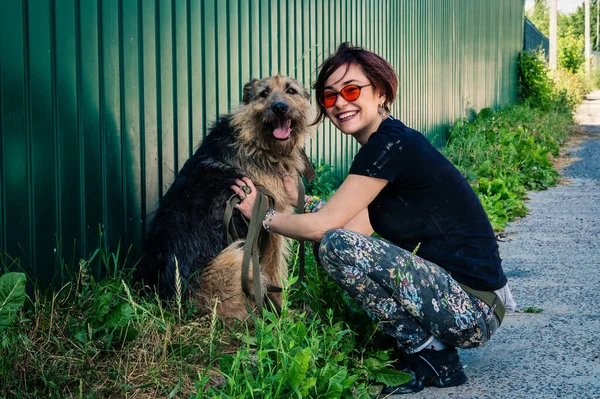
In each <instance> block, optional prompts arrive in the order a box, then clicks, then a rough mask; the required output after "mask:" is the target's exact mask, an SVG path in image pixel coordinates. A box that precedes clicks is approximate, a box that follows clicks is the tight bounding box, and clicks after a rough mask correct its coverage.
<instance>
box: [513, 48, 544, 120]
mask: <svg viewBox="0 0 600 399" xmlns="http://www.w3.org/2000/svg"><path fill="white" fill-rule="evenodd" d="M517 97H518V100H519V101H520V102H522V103H527V104H529V105H531V106H532V107H534V108H540V109H549V108H550V107H552V104H553V90H552V80H551V79H550V78H549V76H548V68H547V67H546V63H545V59H544V56H543V53H541V52H537V53H530V52H527V51H524V52H522V53H521V54H520V55H519V61H518V84H517Z"/></svg>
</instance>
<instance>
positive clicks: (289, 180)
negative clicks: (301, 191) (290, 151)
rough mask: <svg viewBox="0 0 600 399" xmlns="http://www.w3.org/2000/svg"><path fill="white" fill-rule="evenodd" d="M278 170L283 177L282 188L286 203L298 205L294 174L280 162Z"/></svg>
mask: <svg viewBox="0 0 600 399" xmlns="http://www.w3.org/2000/svg"><path fill="white" fill-rule="evenodd" d="M279 172H280V173H281V177H282V179H283V188H284V189H285V193H286V194H287V197H288V203H289V204H290V205H291V206H293V207H294V208H295V207H296V205H298V185H297V182H296V179H295V177H296V175H295V174H293V173H289V172H288V171H287V170H285V168H284V167H283V165H281V164H280V165H279Z"/></svg>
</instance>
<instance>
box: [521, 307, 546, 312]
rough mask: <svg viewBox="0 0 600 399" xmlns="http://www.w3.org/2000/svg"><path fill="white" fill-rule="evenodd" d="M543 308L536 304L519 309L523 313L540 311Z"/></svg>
mask: <svg viewBox="0 0 600 399" xmlns="http://www.w3.org/2000/svg"><path fill="white" fill-rule="evenodd" d="M543 311H544V309H542V308H538V307H537V306H526V307H524V308H522V309H521V312H523V313H542V312H543Z"/></svg>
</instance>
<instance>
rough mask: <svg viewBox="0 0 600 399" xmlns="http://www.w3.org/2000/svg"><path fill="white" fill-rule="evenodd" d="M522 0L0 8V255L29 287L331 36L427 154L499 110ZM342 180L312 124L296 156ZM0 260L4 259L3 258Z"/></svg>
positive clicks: (151, 196) (154, 191)
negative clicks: (395, 79) (391, 79)
mask: <svg viewBox="0 0 600 399" xmlns="http://www.w3.org/2000/svg"><path fill="white" fill-rule="evenodd" d="M523 6H524V4H523V0H502V1H491V0H397V1H394V0H262V1H259V0H170V1H169V0H85V1H84V0H0V122H1V123H0V156H1V162H0V250H2V251H4V252H5V253H7V254H9V255H10V256H11V257H15V258H19V259H20V261H21V264H22V265H23V266H25V267H31V268H32V269H33V270H34V271H36V272H37V274H38V275H39V276H40V277H42V279H43V280H44V281H47V280H49V279H50V278H51V276H52V274H53V273H54V271H55V270H56V269H55V264H54V263H55V258H56V255H57V254H58V253H61V252H62V253H63V254H64V256H65V257H66V258H67V259H70V258H71V256H72V254H73V256H74V258H75V259H77V258H78V257H80V256H86V255H88V254H90V253H91V252H92V251H93V250H94V249H95V248H97V247H98V246H99V240H100V237H99V229H100V228H101V229H102V230H103V232H104V234H103V237H102V239H103V240H104V242H105V243H108V244H109V246H110V248H111V249H112V250H114V249H115V248H116V245H117V243H118V242H119V241H120V242H121V244H122V245H123V246H124V247H128V246H129V245H133V252H132V257H133V258H136V257H139V255H140V252H139V248H140V242H141V237H142V232H143V230H144V227H145V216H144V215H146V214H147V213H148V212H150V211H152V210H153V209H154V208H155V207H156V205H157V203H158V200H159V198H160V196H161V195H162V194H163V193H164V192H165V190H166V189H167V188H168V186H169V184H170V183H171V182H172V180H173V178H174V176H175V174H176V172H177V171H178V170H179V169H180V168H181V166H182V165H183V163H184V162H185V160H186V159H187V158H188V157H189V156H190V154H191V153H192V152H193V150H194V148H195V147H196V145H197V144H198V143H199V142H200V141H201V139H202V137H203V135H204V134H205V132H206V130H207V126H209V125H210V123H211V121H214V120H215V118H216V116H217V115H218V114H220V113H225V112H228V111H229V110H230V109H231V108H232V107H234V106H235V105H237V104H238V102H239V101H240V99H241V87H242V86H243V84H244V83H245V82H246V81H248V80H249V78H251V77H264V76H267V75H270V74H275V73H281V74H287V75H291V76H294V77H296V78H298V79H300V80H301V81H303V82H304V84H305V86H306V87H309V86H310V84H311V82H313V81H314V80H315V76H316V70H317V67H318V65H319V64H320V63H321V62H322V61H323V59H324V57H325V56H326V55H327V54H329V53H330V52H331V51H333V50H334V49H335V48H336V47H337V45H338V44H339V43H340V42H342V41H351V42H353V43H355V44H357V45H362V46H364V47H367V48H369V49H372V50H374V51H376V52H378V53H379V54H381V55H382V56H384V57H385V58H387V59H388V60H389V61H391V62H392V64H393V65H394V66H395V68H396V70H397V72H398V75H399V78H400V89H399V93H398V94H399V95H398V101H397V103H396V104H395V106H394V109H393V114H394V115H395V116H397V117H399V118H401V119H402V120H404V121H405V122H406V123H407V124H408V125H409V126H412V127H414V128H417V129H419V130H421V131H423V132H424V133H425V134H426V135H427V136H428V137H429V138H430V139H431V140H432V141H433V142H435V143H436V144H438V145H439V144H441V143H442V141H443V139H444V137H445V135H446V133H447V128H448V125H449V124H450V123H452V122H453V121H455V120H456V119H458V118H461V117H462V116H464V115H465V112H466V111H467V110H468V109H474V110H479V109H481V108H483V107H498V106H501V105H503V104H507V103H510V102H511V101H513V100H514V99H515V92H516V64H515V63H516V59H517V53H518V51H519V49H520V48H521V46H522V40H523V36H522V30H523ZM306 147H307V150H308V152H309V155H310V156H311V157H312V158H313V159H314V160H317V161H322V162H326V163H329V164H332V165H334V166H335V168H336V171H337V173H339V174H340V175H343V174H344V173H345V172H346V171H347V169H348V166H349V163H350V162H351V160H352V157H353V155H354V154H355V152H356V150H357V146H356V144H355V143H353V142H352V140H351V139H349V138H348V137H343V136H342V135H341V134H339V133H336V132H335V130H334V129H333V128H332V127H331V125H330V124H329V123H328V122H326V123H324V124H323V125H322V126H321V127H319V130H318V133H317V136H316V138H315V139H313V140H311V141H310V142H309V143H307V145H306ZM4 260H5V261H7V260H8V258H6V257H5V258H4Z"/></svg>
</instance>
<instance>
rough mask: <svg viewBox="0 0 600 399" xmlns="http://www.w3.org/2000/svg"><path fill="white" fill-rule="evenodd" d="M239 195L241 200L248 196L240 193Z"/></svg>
mask: <svg viewBox="0 0 600 399" xmlns="http://www.w3.org/2000/svg"><path fill="white" fill-rule="evenodd" d="M238 197H240V200H242V201H243V200H245V199H246V198H247V197H246V194H238Z"/></svg>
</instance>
